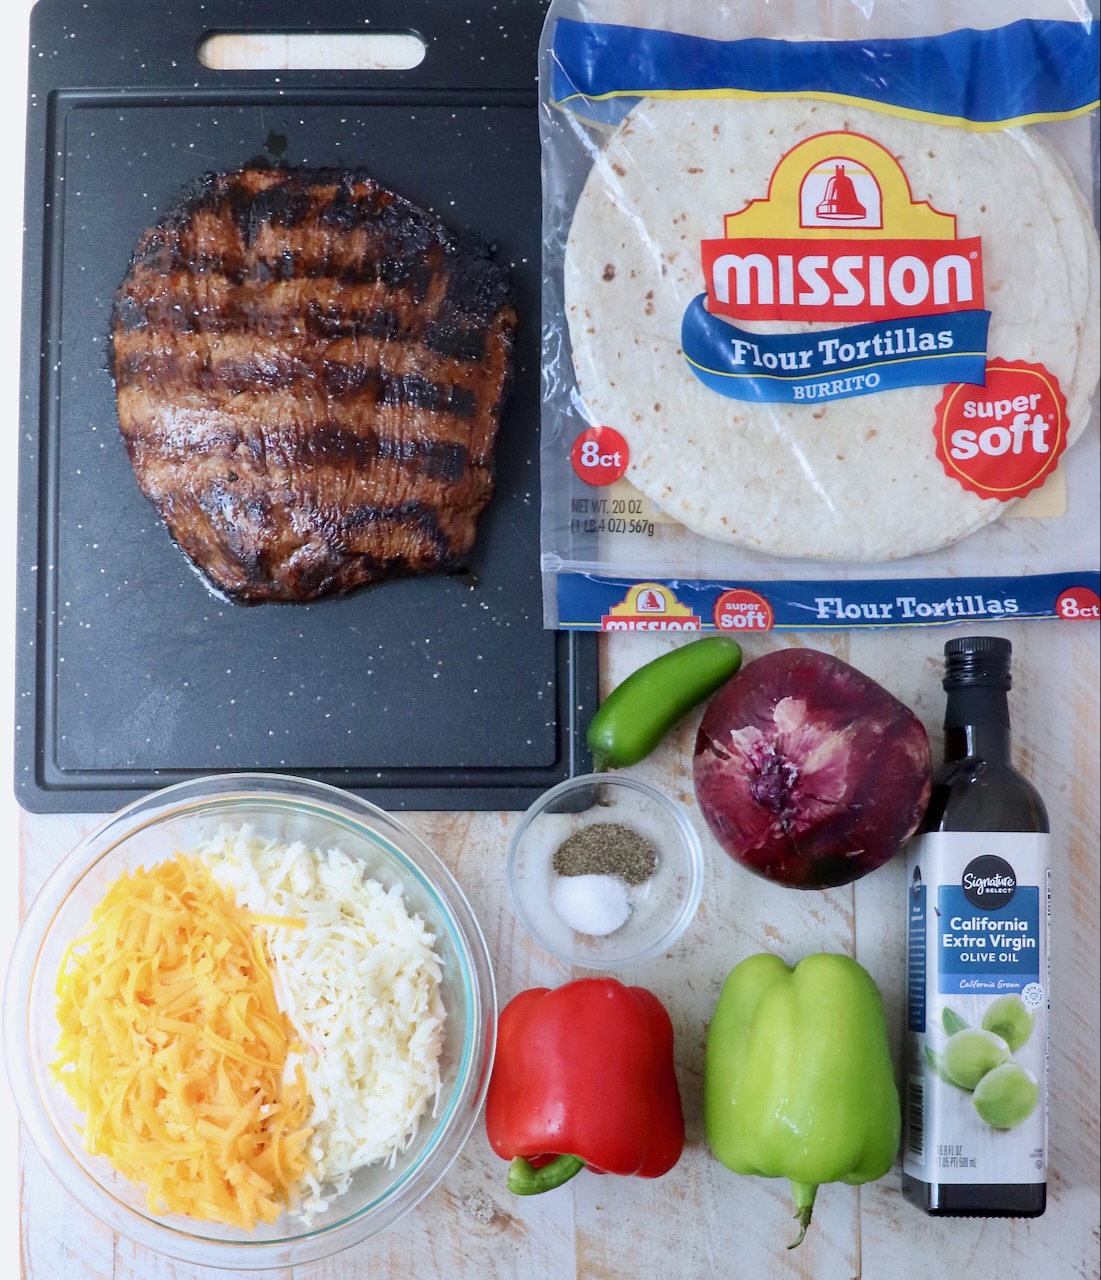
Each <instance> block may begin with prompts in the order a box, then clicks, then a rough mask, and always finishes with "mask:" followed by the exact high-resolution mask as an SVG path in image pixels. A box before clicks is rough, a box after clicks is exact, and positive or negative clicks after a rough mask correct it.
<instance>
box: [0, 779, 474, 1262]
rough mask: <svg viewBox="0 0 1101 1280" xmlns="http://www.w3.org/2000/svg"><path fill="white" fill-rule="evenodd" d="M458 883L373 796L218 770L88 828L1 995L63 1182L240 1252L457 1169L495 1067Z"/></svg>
mask: <svg viewBox="0 0 1101 1280" xmlns="http://www.w3.org/2000/svg"><path fill="white" fill-rule="evenodd" d="M495 1029H496V997H495V992H494V983H493V973H492V968H491V964H490V959H489V954H488V951H487V949H486V944H485V940H484V938H483V936H482V932H481V929H480V928H479V926H478V922H477V920H476V918H475V916H474V913H473V911H472V910H471V907H470V905H469V903H468V902H467V899H466V897H465V896H464V894H463V892H462V890H461V889H460V888H459V886H458V884H457V883H456V881H455V880H454V878H453V877H452V876H451V874H450V873H449V872H448V870H447V868H446V867H445V866H444V865H443V863H442V862H441V861H440V860H439V859H438V858H437V857H436V856H435V855H434V854H433V853H432V852H431V850H430V849H429V848H428V847H427V845H425V844H424V843H423V841H421V840H420V839H419V837H417V836H416V835H415V834H414V833H413V832H412V831H410V830H409V829H408V828H406V827H405V826H404V825H402V824H401V823H400V822H398V821H396V820H395V819H394V818H392V817H391V816H390V815H388V814H387V813H385V812H383V811H382V810H381V809H379V808H377V807H376V806H375V805H372V804H370V803H369V802H367V801H365V800H362V799H359V798H358V797H356V796H354V795H351V794H349V793H346V792H343V791H340V790H338V789H336V788H333V787H329V786H325V785H323V784H320V783H314V782H310V781H307V780H304V779H298V778H292V777H283V776H278V775H271V774H226V775H222V776H219V777H212V778H201V779H197V780H193V781H190V782H185V783H182V784H180V785H178V786H172V787H168V788H166V789H165V790H163V791H160V792H157V793H155V794H153V795H150V796H147V797H145V798H144V799H142V800H140V801H138V802H136V803H134V804H132V805H129V806H127V807H126V808H125V809H123V810H121V811H120V812H119V813H117V814H115V815H114V816H113V817H111V818H109V819H107V820H106V821H105V822H104V823H102V824H101V825H100V826H99V827H98V828H97V829H96V830H94V831H92V832H91V833H90V834H89V835H88V836H86V837H85V839H84V840H82V841H81V842H80V844H79V845H78V846H77V847H76V848H75V849H73V850H72V852H71V853H70V854H69V855H68V856H67V857H66V858H65V859H64V861H63V862H62V863H61V864H60V865H59V866H58V868H57V869H56V870H55V872H54V873H53V874H52V875H51V876H50V878H49V879H48V880H47V881H46V883H45V885H44V886H43V887H42V890H41V891H40V893H39V894H38V896H37V897H36V899H35V901H34V903H33V904H32V906H31V908H30V910H29V911H28V913H27V916H26V919H25V920H24V922H23V926H22V928H21V930H20V933H19V936H18V938H17V940H16V944H15V948H14V950H13V953H12V959H11V964H10V967H9V974H8V980H7V985H6V989H5V994H4V1036H5V1042H6V1046H7V1060H8V1064H9V1075H10V1077H11V1083H12V1087H13V1091H14V1094H15V1097H16V1102H17V1104H18V1106H19V1110H20V1113H21V1117H22V1119H23V1121H24V1123H25V1125H26V1128H27V1131H28V1133H29V1135H30V1137H31V1139H32V1141H33V1142H34V1144H35V1146H36V1147H37V1148H38V1150H39V1152H40V1153H41V1155H42V1156H43V1158H44V1159H45V1161H46V1163H47V1164H48V1165H49V1167H50V1168H51V1169H52V1170H53V1172H54V1173H55V1174H56V1176H57V1177H58V1178H59V1179H60V1181H61V1182H62V1183H63V1185H64V1186H65V1187H66V1189H67V1190H68V1191H69V1192H70V1193H71V1194H72V1195H73V1196H74V1197H75V1198H76V1199H77V1200H78V1201H79V1202H80V1203H81V1204H83V1205H84V1206H85V1207H86V1208H87V1209H88V1210H90V1211H91V1212H92V1213H94V1214H95V1215H96V1216H97V1217H98V1218H99V1219H100V1220H101V1221H103V1222H104V1223H106V1224H107V1225H108V1226H110V1227H111V1228H113V1229H114V1230H117V1231H119V1232H121V1233H122V1234H124V1235H126V1236H128V1237H129V1238H131V1239H133V1240H136V1241H137V1242H139V1243H140V1244H143V1245H145V1246H147V1247H149V1248H153V1249H156V1250H158V1251H159V1252H161V1253H165V1254H168V1255H169V1256H172V1257H175V1258H178V1259H181V1260H183V1261H186V1262H192V1263H196V1264H199V1265H205V1266H215V1267H222V1268H227V1269H230V1270H235V1271H249V1270H258V1269H261V1268H264V1269H266V1268H273V1267H287V1266H292V1265H294V1264H298V1263H305V1262H310V1261H314V1260H316V1259H319V1258H322V1257H325V1256H328V1255H330V1254H332V1253H335V1252H337V1251H339V1250H342V1249H345V1248H348V1247H349V1246H351V1245H354V1244H357V1243H359V1242H360V1241H363V1240H365V1239H367V1238H368V1237H370V1236H372V1235H374V1234H375V1233H376V1232H378V1231H381V1230H383V1229H384V1228H386V1227H388V1226H390V1225H391V1224H393V1223H394V1222H395V1221H396V1220H397V1219H398V1218H400V1217H401V1216H402V1215H404V1214H405V1213H407V1212H408V1211H409V1210H410V1209H412V1208H413V1207H414V1206H415V1205H416V1204H417V1203H418V1202H419V1201H420V1200H421V1199H422V1198H423V1197H424V1196H425V1195H426V1194H427V1193H428V1192H429V1191H430V1190H431V1189H432V1187H433V1186H435V1184H436V1183H437V1182H438V1181H439V1179H440V1178H441V1177H443V1175H444V1173H445V1172H446V1171H447V1169H448V1167H449V1166H450V1165H451V1163H452V1161H453V1160H454V1159H455V1157H456V1156H457V1155H458V1153H459V1150H460V1149H461V1147H462V1145H463V1143H464V1142H465V1140H466V1138H467V1137H468V1136H469V1134H470V1131H471V1129H472V1127H473V1125H474V1123H475V1120H476V1118H477V1115H478V1112H479V1109H480V1107H481V1104H482V1101H483V1098H484V1093H485V1088H486V1084H487V1082H488V1078H489V1073H490V1069H491V1066H492V1060H493V1052H494V1044H495Z"/></svg>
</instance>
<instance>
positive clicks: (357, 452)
mask: <svg viewBox="0 0 1101 1280" xmlns="http://www.w3.org/2000/svg"><path fill="white" fill-rule="evenodd" d="M142 446H143V447H144V448H149V447H151V446H154V447H155V448H156V449H157V451H158V452H159V453H160V454H161V455H162V456H163V457H164V458H165V459H172V460H173V461H176V462H182V461H186V460H187V459H188V458H200V457H221V458H224V459H226V460H227V462H229V461H232V460H233V458H234V456H235V455H236V454H237V453H238V451H239V450H241V449H244V450H246V451H247V454H248V456H249V457H251V458H252V459H253V460H254V461H263V459H264V458H265V457H267V456H268V455H269V454H275V455H276V456H278V458H279V459H280V460H281V462H282V464H283V465H285V466H287V467H295V466H299V465H311V466H319V465H322V464H324V463H328V462H332V463H337V464H339V463H341V462H353V463H355V464H356V465H358V466H368V465H370V464H371V463H373V462H388V461H392V462H398V463H403V464H408V466H407V467H406V470H407V471H408V472H409V474H411V475H412V474H416V475H421V476H424V477H426V478H427V479H429V480H444V481H447V482H449V483H454V482H455V481H458V480H459V479H460V478H461V477H462V475H463V473H464V472H465V471H466V470H467V468H474V469H476V470H478V471H480V472H482V473H484V477H485V482H486V483H491V481H492V474H491V473H492V461H491V459H488V458H472V457H471V456H470V450H469V449H468V448H467V446H466V445H465V444H459V443H455V442H451V441H447V440H401V439H397V438H395V437H394V436H389V435H382V434H380V433H378V432H376V431H371V430H368V431H365V432H363V433H357V432H355V431H352V430H350V429H348V428H346V427H343V426H341V425H339V424H338V423H324V424H320V425H318V424H315V425H313V426H312V427H311V428H310V430H309V432H308V433H303V434H299V435H297V436H295V435H292V434H291V433H290V432H288V431H281V432H279V433H278V434H275V433H274V432H273V431H272V430H271V428H270V427H269V429H268V431H267V432H266V433H265V434H264V435H263V436H261V435H260V434H259V433H257V434H256V435H254V436H251V437H250V436H245V435H242V433H241V432H240V431H238V430H236V429H232V428H221V429H217V428H216V429H213V430H212V429H205V430H203V431H202V432H201V433H191V434H188V435H185V436H183V437H181V436H180V433H178V432H171V431H164V430H161V431H157V432H153V431H148V432H146V433H144V435H143V438H142ZM234 478H236V477H234Z"/></svg>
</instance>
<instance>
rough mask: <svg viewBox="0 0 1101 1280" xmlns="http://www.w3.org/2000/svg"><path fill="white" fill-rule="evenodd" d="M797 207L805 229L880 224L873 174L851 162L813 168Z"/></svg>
mask: <svg viewBox="0 0 1101 1280" xmlns="http://www.w3.org/2000/svg"><path fill="white" fill-rule="evenodd" d="M858 186H859V187H860V191H859V193H858V189H857V188H858ZM861 196H863V200H862V199H861ZM799 207H800V215H801V216H800V219H799V220H800V222H801V223H802V225H803V226H804V227H821V226H827V227H828V226H829V225H830V224H831V223H834V222H844V223H847V224H848V225H849V226H862V227H881V226H882V225H883V218H882V213H881V197H880V193H879V185H878V183H877V182H876V180H875V175H874V174H872V173H870V172H869V171H868V170H867V169H865V168H864V167H863V166H862V165H859V164H856V163H855V162H854V161H852V160H828V161H827V162H826V163H825V164H824V165H815V166H814V167H813V168H812V169H811V171H810V172H809V173H808V174H807V176H806V177H805V178H804V179H803V187H802V190H801V191H800V193H799ZM869 208H870V209H871V213H870V214H869Z"/></svg>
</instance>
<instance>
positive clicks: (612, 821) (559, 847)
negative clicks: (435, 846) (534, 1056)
mask: <svg viewBox="0 0 1101 1280" xmlns="http://www.w3.org/2000/svg"><path fill="white" fill-rule="evenodd" d="M703 872H704V857H703V849H702V847H701V845H700V840H699V836H698V835H697V834H696V831H695V828H694V827H693V826H692V824H691V822H689V820H688V817H687V814H686V813H685V812H684V811H683V809H682V808H681V807H680V806H679V805H678V804H677V803H676V802H675V801H674V800H672V799H671V798H670V797H669V796H667V795H665V794H664V793H663V792H661V791H659V790H658V789H657V788H656V787H652V786H650V784H649V783H646V782H642V781H641V780H640V779H638V778H635V777H631V776H630V775H628V774H625V773H621V772H614V773H589V774H582V775H580V776H578V777H575V778H568V779H567V780H566V781H565V782H560V783H559V784H558V785H557V786H555V787H552V788H551V789H550V790H549V791H547V792H545V793H544V794H543V795H542V796H540V797H539V798H538V799H537V800H536V801H535V803H534V804H532V805H531V807H530V808H529V809H528V810H527V812H526V813H525V814H524V816H523V817H522V818H521V820H520V824H519V826H518V827H517V828H516V830H515V832H514V833H513V836H512V840H511V843H510V845H509V851H508V857H507V860H506V863H505V875H506V880H507V883H508V891H509V898H510V900H511V902H512V906H513V909H514V911H515V912H516V915H517V917H518V918H519V920H520V923H521V924H522V925H523V926H524V928H525V929H526V930H527V931H528V933H530V934H531V936H532V937H533V938H534V939H535V941H536V942H538V943H539V945H540V946H542V947H543V948H544V949H545V950H546V951H549V952H550V953H551V954H552V955H555V956H558V957H559V959H562V960H567V961H569V963H570V964H573V965H578V966H581V967H583V968H586V969H599V970H610V969H620V968H623V967H624V966H626V965H634V964H639V963H641V962H642V961H644V960H651V959H653V958H654V957H655V956H658V955H660V954H661V953H662V952H664V951H667V950H668V949H669V948H670V947H672V946H673V944H674V943H675V942H676V941H677V939H678V938H680V937H681V935H682V934H683V933H684V931H685V929H687V928H688V926H689V924H690V923H691V922H692V918H693V917H694V916H695V914H696V909H697V907H698V906H699V903H700V898H701V896H702V893H703Z"/></svg>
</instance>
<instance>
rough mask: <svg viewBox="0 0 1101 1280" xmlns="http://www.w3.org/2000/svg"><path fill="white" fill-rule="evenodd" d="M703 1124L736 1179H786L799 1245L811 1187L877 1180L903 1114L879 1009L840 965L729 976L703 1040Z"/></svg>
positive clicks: (777, 965)
mask: <svg viewBox="0 0 1101 1280" xmlns="http://www.w3.org/2000/svg"><path fill="white" fill-rule="evenodd" d="M703 1109H704V1124H705V1127H706V1130H707V1140H708V1142H709V1143H710V1145H711V1150H712V1151H713V1152H714V1154H715V1156H716V1157H717V1159H719V1160H720V1161H721V1162H722V1163H723V1164H724V1165H726V1167H727V1168H728V1169H732V1170H733V1171H734V1172H735V1173H748V1174H759V1175H761V1176H763V1177H766V1178H788V1179H790V1180H791V1186H792V1193H793V1196H794V1200H795V1207H796V1214H795V1216H796V1217H797V1218H798V1220H799V1238H798V1239H797V1240H795V1241H794V1242H793V1243H792V1244H790V1245H789V1246H788V1248H789V1249H794V1248H795V1246H796V1245H798V1244H799V1243H801V1241H802V1239H803V1236H804V1234H805V1233H806V1229H807V1227H808V1225H809V1224H810V1219H811V1212H812V1210H813V1208H814V1197H815V1193H816V1192H817V1190H818V1187H819V1184H821V1183H824V1182H848V1183H853V1184H860V1183H864V1182H873V1181H875V1179H876V1178H881V1177H882V1176H883V1175H884V1174H885V1173H886V1172H887V1171H888V1170H889V1169H890V1168H891V1165H892V1164H893V1163H894V1159H895V1155H896V1153H897V1151H898V1142H899V1130H900V1125H901V1114H900V1109H899V1101H898V1090H897V1088H896V1086H895V1077H894V1069H893V1067H892V1064H891V1054H890V1048H889V1046H888V1043H887V1025H886V1019H885V1017H884V1013H883V1001H882V999H881V998H880V995H879V991H878V989H877V988H876V985H875V983H874V982H873V981H872V979H871V977H870V976H869V974H868V973H867V972H866V971H865V970H864V969H862V968H861V967H860V965H858V964H857V963H856V961H855V960H850V959H849V958H848V956H842V955H813V956H807V958H806V959H805V960H802V961H800V962H799V964H797V965H796V966H795V968H794V969H792V968H790V967H789V966H788V965H786V964H785V963H784V962H783V961H782V960H781V959H780V958H779V957H778V956H774V955H767V954H764V955H756V956H750V957H749V959H748V960H743V961H742V962H741V964H739V965H737V966H735V968H734V969H733V970H732V971H731V973H730V975H729V976H728V977H727V979H726V982H725V984H724V985H723V989H722V993H721V995H720V996H719V1002H718V1004H717V1005H716V1007H715V1014H714V1017H713V1018H712V1021H711V1027H710V1030H709V1031H708V1037H707V1056H706V1060H705V1065H704V1108H703Z"/></svg>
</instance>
